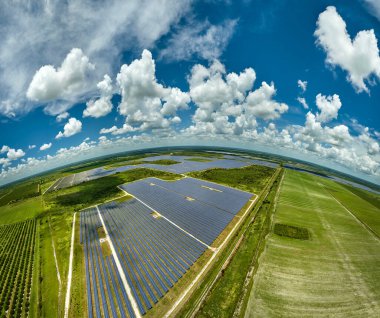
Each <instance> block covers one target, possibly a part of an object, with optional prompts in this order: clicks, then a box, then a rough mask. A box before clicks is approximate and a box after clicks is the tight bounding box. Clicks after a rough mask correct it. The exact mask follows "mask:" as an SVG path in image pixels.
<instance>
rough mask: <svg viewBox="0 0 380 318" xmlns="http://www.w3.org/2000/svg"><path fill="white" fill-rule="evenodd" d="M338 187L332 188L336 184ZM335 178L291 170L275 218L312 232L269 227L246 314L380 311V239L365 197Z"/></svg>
mask: <svg viewBox="0 0 380 318" xmlns="http://www.w3.org/2000/svg"><path fill="white" fill-rule="evenodd" d="M332 190H334V191H332ZM346 191H347V190H346V189H344V188H343V187H341V186H340V185H337V184H335V183H334V182H333V181H329V180H323V179H322V178H319V177H316V176H311V175H308V174H303V173H299V172H295V171H290V170H287V171H286V175H285V179H284V182H283V186H282V190H281V194H280V198H279V203H278V206H277V210H276V212H275V222H277V223H282V224H287V225H292V226H296V227H301V228H306V229H307V230H308V231H309V232H310V233H311V238H310V239H309V240H299V239H295V238H289V237H285V236H279V235H276V234H274V233H273V232H272V233H271V234H270V235H269V237H268V241H267V244H266V249H265V251H264V252H263V254H262V256H261V258H260V261H259V264H260V265H259V268H258V272H257V274H256V275H255V277H254V283H253V288H252V290H251V293H250V298H249V301H248V306H247V310H246V312H245V317H378V314H379V312H380V280H379V264H380V253H379V251H380V241H379V240H378V238H377V237H376V236H375V235H374V234H373V233H371V232H370V231H369V230H368V229H367V228H366V227H365V226H364V225H363V224H362V223H361V222H360V221H359V220H357V219H356V218H355V217H354V216H353V215H351V213H350V212H348V211H347V210H346V209H345V208H344V207H343V206H342V205H341V203H339V202H338V201H336V199H335V198H334V197H333V196H332V195H331V193H333V195H334V196H335V197H337V198H339V200H341V201H342V204H345V205H347V206H349V207H353V208H355V209H356V212H355V213H357V214H358V215H360V217H362V218H363V219H364V217H365V218H366V219H365V221H366V222H367V223H368V224H370V225H375V224H377V222H378V219H379V218H380V211H379V210H377V214H376V213H375V212H374V211H373V213H372V212H371V213H368V214H367V213H366V211H367V209H368V205H366V204H365V201H363V199H362V198H359V197H357V196H355V195H353V194H351V195H350V193H349V192H346Z"/></svg>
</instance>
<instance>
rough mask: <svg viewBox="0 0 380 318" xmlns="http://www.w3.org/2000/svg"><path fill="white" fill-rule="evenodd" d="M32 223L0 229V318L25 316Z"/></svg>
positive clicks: (32, 254) (28, 290) (30, 262)
mask: <svg viewBox="0 0 380 318" xmlns="http://www.w3.org/2000/svg"><path fill="white" fill-rule="evenodd" d="M35 234H36V221H35V220H30V221H25V222H20V223H15V224H12V225H4V226H0V317H20V316H23V317H25V316H28V312H29V307H30V288H31V284H32V273H33V260H34V251H35V246H34V244H35V236H36V235H35Z"/></svg>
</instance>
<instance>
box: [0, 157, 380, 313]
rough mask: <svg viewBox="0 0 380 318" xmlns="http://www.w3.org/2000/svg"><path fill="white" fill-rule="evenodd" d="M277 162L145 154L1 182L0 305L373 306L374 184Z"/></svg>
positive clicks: (119, 309)
mask: <svg viewBox="0 0 380 318" xmlns="http://www.w3.org/2000/svg"><path fill="white" fill-rule="evenodd" d="M276 160H277V159H276V158H268V161H265V157H262V156H261V155H260V154H258V155H257V156H255V155H252V154H250V153H243V152H237V153H233V152H223V153H215V152H214V153H211V155H210V154H209V153H207V152H199V151H197V152H195V151H194V152H191V151H184V152H171V153H169V152H168V151H163V152H161V155H160V154H158V153H157V152H155V153H154V154H152V153H142V154H137V155H133V156H119V157H116V158H113V157H112V158H106V159H104V160H98V161H94V162H85V163H83V164H82V165H81V164H76V165H74V166H70V167H65V168H64V169H62V170H57V171H55V172H52V173H50V174H47V176H46V177H39V178H35V179H32V180H26V181H25V182H24V183H20V184H15V185H14V186H12V187H9V188H4V189H1V190H0V196H1V198H2V200H1V202H0V224H1V225H0V270H1V271H0V283H1V284H0V317H30V318H37V317H63V318H69V317H70V318H71V317H73V318H77V317H80V318H82V317H90V318H92V317H96V318H100V317H137V318H139V317H146V318H152V317H154V318H155V317H165V318H169V317H195V318H196V317H218V318H219V317H220V318H224V317H225V318H228V317H243V316H244V317H247V318H248V317H267V316H273V317H277V316H284V317H295V316H298V317H314V316H319V317H325V316H339V317H340V316H344V315H347V316H350V317H364V316H365V317H377V313H378V312H379V308H380V303H379V299H380V298H379V290H380V289H379V280H378V275H377V273H378V268H379V266H378V264H379V253H378V250H379V242H380V237H379V235H380V223H379V208H380V198H379V196H378V195H377V194H376V193H377V192H373V191H372V192H370V191H366V190H364V189H363V188H352V187H351V185H346V184H345V185H342V184H340V183H337V182H336V181H335V180H332V179H330V178H325V177H323V176H319V175H312V174H309V173H305V172H302V171H300V172H298V171H294V170H291V169H288V168H286V166H285V168H284V162H281V161H280V162H276ZM280 163H282V164H280ZM28 189H29V191H28ZM375 190H376V189H375ZM15 238H16V239H15ZM20 242H21V243H20ZM321 277H322V279H321Z"/></svg>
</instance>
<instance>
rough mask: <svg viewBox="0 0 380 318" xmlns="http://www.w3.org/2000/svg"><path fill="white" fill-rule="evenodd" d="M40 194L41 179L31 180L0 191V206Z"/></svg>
mask: <svg viewBox="0 0 380 318" xmlns="http://www.w3.org/2000/svg"><path fill="white" fill-rule="evenodd" d="M38 195H40V184H39V181H36V180H31V181H27V182H22V183H19V184H15V185H12V186H10V187H7V188H4V189H2V190H1V191H0V206H4V205H6V204H10V203H15V202H20V201H22V200H25V199H28V198H32V197H35V196H38Z"/></svg>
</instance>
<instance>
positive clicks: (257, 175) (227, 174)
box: [188, 165, 275, 193]
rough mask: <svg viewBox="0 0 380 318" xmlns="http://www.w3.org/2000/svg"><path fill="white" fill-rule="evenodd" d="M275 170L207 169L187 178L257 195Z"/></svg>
mask: <svg viewBox="0 0 380 318" xmlns="http://www.w3.org/2000/svg"><path fill="white" fill-rule="evenodd" d="M274 172H275V169H273V168H268V167H264V166H255V165H252V166H248V167H243V168H235V169H221V168H217V169H209V170H204V171H198V172H191V173H188V175H189V176H191V177H195V178H199V179H204V180H208V181H213V182H216V183H220V184H224V185H228V186H230V187H234V188H238V189H241V190H244V191H248V192H253V193H259V192H260V191H261V190H262V189H263V188H264V187H265V185H266V184H267V182H268V180H269V178H270V177H271V176H272V175H273V173H274Z"/></svg>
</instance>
